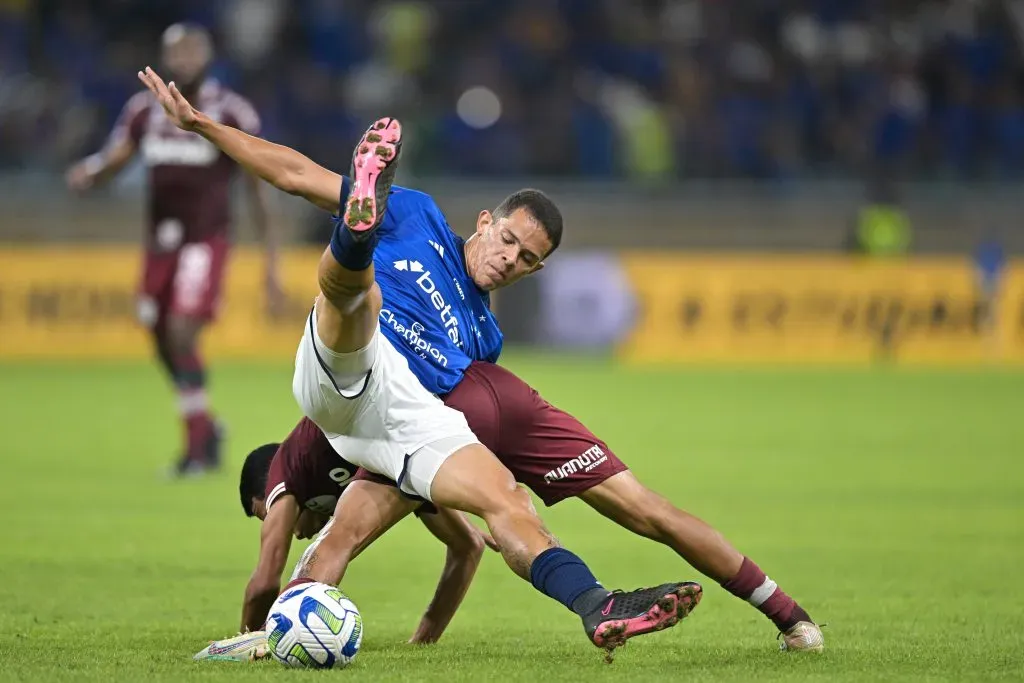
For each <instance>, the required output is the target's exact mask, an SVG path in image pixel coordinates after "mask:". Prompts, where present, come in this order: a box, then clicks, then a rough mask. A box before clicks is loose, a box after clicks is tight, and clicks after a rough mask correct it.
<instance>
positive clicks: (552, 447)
mask: <svg viewBox="0 0 1024 683" xmlns="http://www.w3.org/2000/svg"><path fill="white" fill-rule="evenodd" d="M442 398H443V399H444V402H445V404H446V405H448V406H449V407H451V408H454V409H456V410H458V411H459V412H461V413H462V414H463V415H465V416H466V421H467V422H468V423H469V428H470V429H472V430H473V433H474V434H476V436H477V438H478V439H480V441H481V443H483V444H484V445H485V446H487V447H488V448H489V449H491V451H493V452H494V454H495V455H497V456H498V459H499V460H501V462H502V464H504V465H505V467H507V468H508V469H509V470H511V472H512V474H513V475H515V478H516V481H519V482H521V483H523V484H526V486H528V487H529V488H530V489H531V490H532V491H533V492H534V493H536V494H537V495H538V496H539V497H540V499H541V500H543V501H544V504H545V505H554V504H555V503H557V502H559V501H561V500H564V499H566V498H572V497H573V496H577V495H579V494H581V493H583V492H584V491H586V490H587V489H589V488H592V487H594V486H597V485H598V484H600V483H601V482H603V481H604V480H606V479H608V478H609V477H611V476H613V475H615V474H618V473H619V472H623V471H625V470H627V469H628V468H627V467H626V465H625V463H623V462H622V461H621V460H619V459H618V458H617V457H616V456H615V454H614V453H612V451H611V449H610V448H608V445H607V444H605V443H604V442H603V441H601V440H600V439H598V438H597V437H596V436H594V434H593V433H592V432H591V431H590V430H589V429H587V428H586V427H584V426H583V423H581V422H580V421H579V420H577V419H576V418H575V417H573V416H572V415H570V414H569V413H567V412H565V411H564V410H559V409H558V408H556V407H555V406H553V405H551V404H550V403H548V402H547V401H545V400H544V399H543V398H542V397H541V395H540V394H538V393H537V392H536V391H535V390H534V389H533V388H532V387H531V386H530V385H529V384H527V383H526V382H524V381H523V380H521V379H519V378H518V377H516V376H515V375H514V374H512V373H511V372H509V371H508V370H506V369H504V368H503V367H501V366H500V365H495V364H494V363H480V362H474V363H473V364H472V365H470V366H469V368H468V369H467V370H466V375H465V377H464V378H463V380H462V381H461V382H460V383H459V384H458V386H457V387H455V390H454V391H452V392H451V393H450V394H448V395H447V396H444V397H442Z"/></svg>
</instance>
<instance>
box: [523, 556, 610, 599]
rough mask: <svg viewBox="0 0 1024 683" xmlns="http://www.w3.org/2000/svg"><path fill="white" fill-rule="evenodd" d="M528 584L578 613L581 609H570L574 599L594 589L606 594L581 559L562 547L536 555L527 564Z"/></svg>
mask: <svg viewBox="0 0 1024 683" xmlns="http://www.w3.org/2000/svg"><path fill="white" fill-rule="evenodd" d="M530 583H532V584H533V587H534V588H536V589H537V590H539V591H540V592H541V593H543V594H544V595H546V596H548V597H549V598H554V599H555V600H558V602H560V603H562V604H563V605H565V606H566V607H568V608H569V609H570V610H573V611H574V612H577V614H581V613H580V612H579V611H577V610H580V609H581V608H580V607H577V608H576V609H573V603H574V602H576V599H577V598H579V597H580V596H583V595H584V594H590V593H591V591H593V590H594V589H598V590H600V591H601V592H603V593H607V591H605V590H604V589H603V588H602V587H601V584H600V583H598V581H597V579H595V578H594V575H593V574H592V573H591V572H590V569H589V568H588V567H587V565H585V564H583V560H581V559H580V558H579V557H577V556H576V555H575V554H573V553H571V552H569V551H568V550H566V549H565V548H549V549H547V550H545V551H544V552H542V553H541V554H540V555H538V556H537V557H536V559H534V561H533V564H531V565H530ZM584 602H589V601H584ZM587 611H589V610H587ZM581 616H582V614H581Z"/></svg>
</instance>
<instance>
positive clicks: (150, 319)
mask: <svg viewBox="0 0 1024 683" xmlns="http://www.w3.org/2000/svg"><path fill="white" fill-rule="evenodd" d="M228 248H229V242H228V240H227V238H226V237H224V236H216V237H211V238H209V239H206V240H203V241H199V242H186V243H185V244H183V245H181V247H179V248H177V249H174V250H172V251H155V250H150V251H147V252H146V256H145V263H144V266H143V270H142V282H141V283H140V286H139V320H140V321H141V322H142V323H143V324H144V325H146V326H147V327H152V326H154V325H156V324H157V323H158V322H159V321H162V320H164V319H165V318H166V317H167V316H168V315H170V314H174V315H181V316H186V317H189V318H199V319H201V320H207V321H209V320H212V319H213V318H214V317H216V315H217V309H218V308H219V307H220V295H221V286H222V284H223V280H224V273H225V270H226V266H227V256H228Z"/></svg>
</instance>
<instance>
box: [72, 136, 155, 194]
mask: <svg viewBox="0 0 1024 683" xmlns="http://www.w3.org/2000/svg"><path fill="white" fill-rule="evenodd" d="M136 149H137V148H136V145H135V141H134V140H132V138H131V137H129V136H127V135H126V136H124V137H122V138H120V139H119V140H117V141H116V142H113V143H111V144H108V145H107V146H106V147H104V148H103V149H102V150H100V151H99V152H96V154H93V155H91V156H88V157H86V158H85V159H82V160H81V161H79V162H78V163H76V164H74V165H73V166H72V167H71V168H69V169H68V172H67V173H66V174H65V176H64V180H65V182H66V183H67V185H68V188H70V189H71V190H73V191H75V192H85V191H86V190H90V189H92V188H93V187H95V186H97V185H102V184H103V183H105V182H107V181H108V180H110V179H111V178H113V177H114V176H116V175H117V174H118V173H120V172H121V169H122V168H124V167H125V166H126V165H127V164H128V162H129V161H131V160H132V157H133V156H135V150H136Z"/></svg>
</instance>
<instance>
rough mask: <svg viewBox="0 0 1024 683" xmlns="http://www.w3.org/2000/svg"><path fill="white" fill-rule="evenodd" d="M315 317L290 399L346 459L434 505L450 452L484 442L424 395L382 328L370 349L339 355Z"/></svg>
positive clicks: (297, 364) (297, 365)
mask: <svg viewBox="0 0 1024 683" xmlns="http://www.w3.org/2000/svg"><path fill="white" fill-rule="evenodd" d="M315 318H316V311H315V309H314V311H313V312H312V313H310V315H309V318H308V319H307V320H306V329H305V331H304V332H303V334H302V341H301V342H299V350H298V352H297V353H296V354H295V375H294V377H293V378H292V392H293V393H294V394H295V399H296V400H297V401H298V402H299V406H300V407H301V408H302V412H303V413H305V415H306V416H307V417H308V418H309V419H311V420H313V422H315V423H316V424H317V426H319V427H320V429H321V430H322V431H323V433H324V435H325V436H326V437H327V438H328V440H329V441H330V442H331V445H332V446H333V447H334V450H335V451H337V452H338V453H339V454H340V455H342V456H344V457H345V459H346V460H348V461H349V462H352V463H354V464H356V465H359V466H360V467H364V468H366V469H367V470H369V471H371V472H375V473H377V474H380V475H383V476H385V477H388V478H389V479H392V480H393V481H395V482H396V483H397V484H398V488H399V490H401V491H402V492H403V493H405V494H407V495H412V496H416V497H418V498H423V499H425V500H431V497H430V485H431V484H432V483H433V481H434V475H435V474H437V470H438V469H440V467H441V465H442V464H443V463H444V461H445V460H447V459H448V457H449V456H450V455H452V453H454V452H455V451H457V450H459V449H460V448H462V447H464V446H468V445H470V444H474V443H479V440H478V439H477V438H476V436H475V435H474V434H473V432H472V431H471V430H470V428H469V425H468V424H466V418H465V417H464V416H463V415H462V413H460V412H458V411H457V410H453V409H451V408H449V407H448V406H446V405H445V404H444V403H442V402H441V400H440V399H438V398H437V397H436V396H434V395H433V394H431V393H430V392H429V391H427V390H426V389H424V388H423V385H422V384H420V381H419V380H418V379H416V375H414V374H413V373H412V370H410V369H409V363H408V361H406V359H405V357H404V356H402V354H401V353H399V352H398V350H396V349H395V348H394V347H393V346H392V345H391V343H390V342H389V341H388V340H387V339H385V338H384V335H383V334H382V333H381V331H380V326H379V325H378V327H377V329H376V331H375V332H374V335H373V338H372V339H371V340H370V343H369V344H367V345H366V346H365V347H364V348H362V349H360V350H358V351H353V352H352V353H335V352H333V351H331V350H330V349H329V348H327V347H326V346H325V345H324V343H323V342H322V341H321V340H320V337H319V335H317V333H316V320H315Z"/></svg>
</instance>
